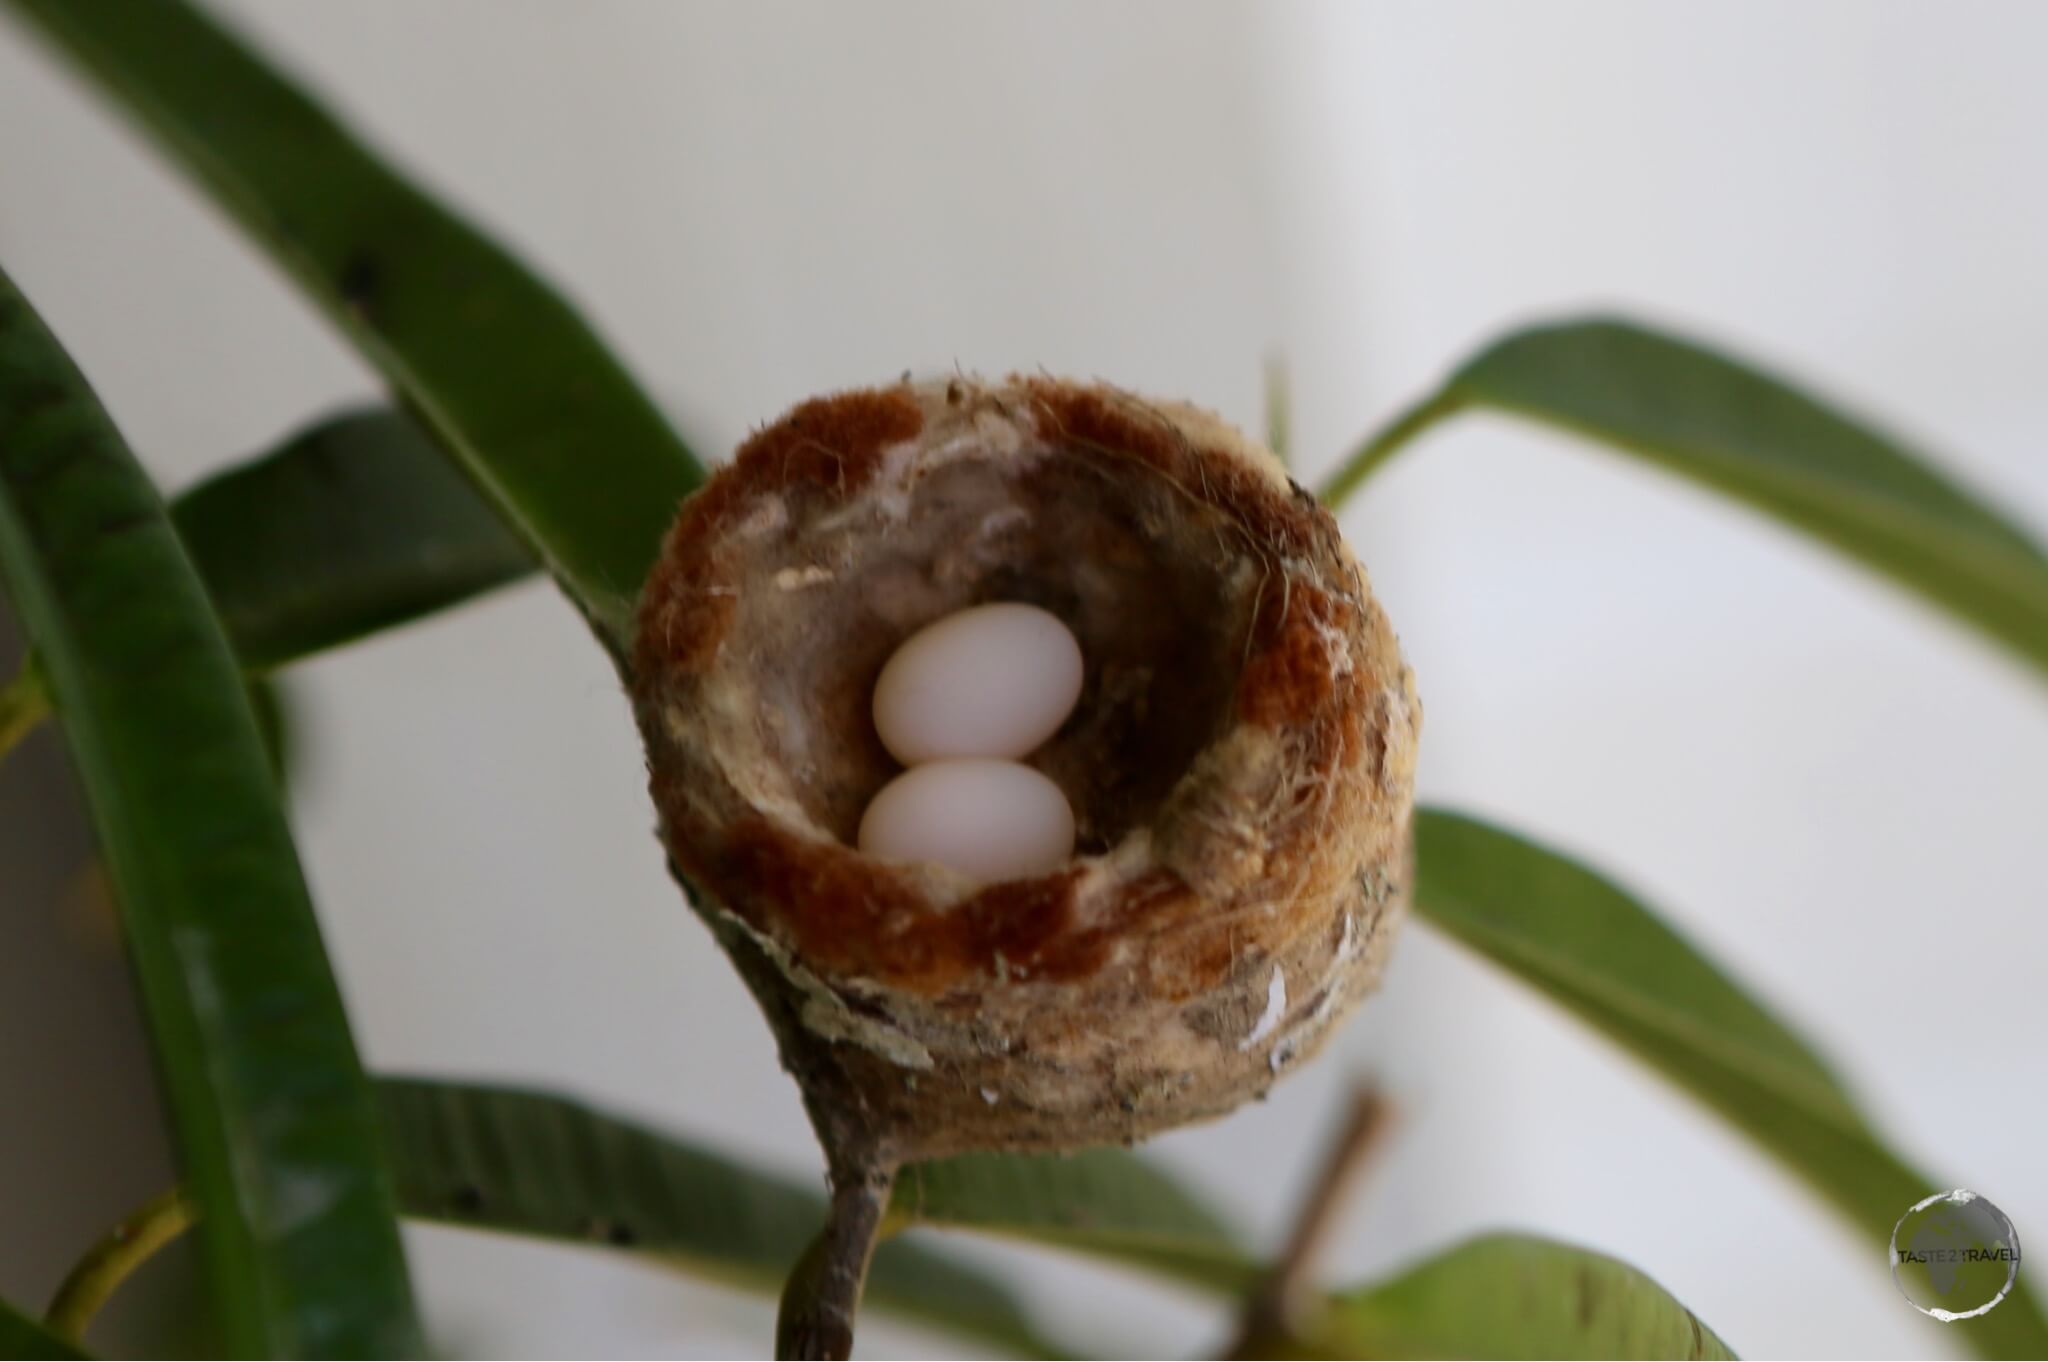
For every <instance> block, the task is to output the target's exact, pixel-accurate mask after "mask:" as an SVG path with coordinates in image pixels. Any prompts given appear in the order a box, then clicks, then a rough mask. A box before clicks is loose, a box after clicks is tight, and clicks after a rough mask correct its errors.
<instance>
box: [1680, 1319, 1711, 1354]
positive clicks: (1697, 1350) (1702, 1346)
mask: <svg viewBox="0 0 2048 1362" xmlns="http://www.w3.org/2000/svg"><path fill="white" fill-rule="evenodd" d="M1685 1322H1686V1323H1687V1324H1690V1325H1691V1326H1692V1356H1694V1357H1705V1356H1706V1355H1707V1344H1706V1340H1704V1339H1702V1338H1701V1337H1700V1317H1699V1316H1698V1315H1695V1314H1694V1313H1692V1311H1690V1310H1688V1311H1686V1312H1685Z"/></svg>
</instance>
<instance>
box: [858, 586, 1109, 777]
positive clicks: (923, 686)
mask: <svg viewBox="0 0 2048 1362" xmlns="http://www.w3.org/2000/svg"><path fill="white" fill-rule="evenodd" d="M1080 698H1081V645H1080V644H1078V643H1076V642H1075V641H1074V635H1073V634H1072V632H1071V631H1069V630H1068V628H1067V626H1066V625H1064V624H1062V623H1060V621H1059V619H1058V618H1057V617H1056V616H1054V615H1051V614H1049V613H1047V612H1046V611H1044V610H1040V609H1039V608H1038V607H1037V606H1035V605H1018V604H1014V603H1005V604H998V605H980V606H975V607H974V608H973V609H971V610H962V611H960V612H958V613H957V614H952V615H948V616H946V617H945V618H944V619H942V620H938V621H936V622H934V623H932V624H928V625H926V626H925V627H924V628H922V629H920V630H918V631H917V632H916V633H914V634H912V635H911V636H910V637H909V638H907V639H905V640H904V641H903V645H902V646H901V647H899V648H898V649H897V650H896V652H895V654H894V655H893V656H891V657H890V659H889V661H888V663H887V664H886V665H884V666H883V668H882V675H881V677H880V679H879V680H877V681H876V682H875V704H874V713H875V731H876V732H877V733H879V734H880V735H881V737H882V745H883V746H884V747H886V748H888V749H889V751H890V753H891V755H893V756H894V757H895V758H896V760H898V761H900V762H902V763H903V764H904V765H905V766H915V765H916V764H917V763H919V762H921V761H939V760H945V759H950V758H955V757H1021V756H1023V755H1025V754H1026V753H1028V752H1030V751H1031V750H1032V749H1033V748H1035V747H1037V746H1038V745H1039V744H1040V743H1042V742H1044V741H1045V740H1046V739H1047V738H1050V737H1051V736H1052V735H1053V734H1054V733H1055V732H1057V731H1058V730H1059V726H1060V725H1061V724H1063V723H1065V722H1066V721H1067V716H1068V715H1069V714H1071V713H1073V712H1074V704H1075V702H1076V701H1078V700H1079V699H1080Z"/></svg>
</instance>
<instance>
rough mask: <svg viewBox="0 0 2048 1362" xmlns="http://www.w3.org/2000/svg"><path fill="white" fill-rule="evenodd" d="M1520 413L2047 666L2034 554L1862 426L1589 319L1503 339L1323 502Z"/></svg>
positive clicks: (1674, 341)
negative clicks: (1477, 423)
mask: <svg viewBox="0 0 2048 1362" xmlns="http://www.w3.org/2000/svg"><path fill="white" fill-rule="evenodd" d="M1468 409H1488V410H1493V411H1500V412H1506V413H1510V414H1513V415H1516V416H1523V417H1527V418H1529V419H1531V420H1534V421H1540V422H1543V423H1544V424H1546V425H1551V426H1555V427H1558V428H1559V429H1563V430H1568V431H1572V432H1574V433H1576V434H1579V435H1583V436H1585V437H1587V438H1588V439H1592V440H1597V441H1600V442H1601V443H1603V444H1607V445H1610V446H1612V447H1614V448H1616V449H1619V450H1622V451H1624V452H1626V453H1630V454H1634V455H1637V456H1638V457H1640V458H1642V459H1644V460H1646V461H1647V462H1649V463H1651V464H1653V465H1655V466H1657V467H1660V468H1663V469H1665V470H1667V471H1669V472H1672V473H1676V474H1678V475H1680V476H1682V477H1686V478H1690V479H1692V480H1693V481H1695V482H1698V483H1701V484H1702V485H1704V486H1707V487H1710V488H1712V489H1714V490H1715V491H1718V492H1722V493H1725V494H1727V495H1728V496H1731V497H1734V498H1735V499H1736V500H1738V501H1742V502H1746V503H1748V504H1749V505H1751V506H1753V507H1755V508H1756V509H1758V510H1760V511H1762V512H1764V513H1765V514H1766V515H1770V516H1773V517H1775V518H1776V519H1778V520H1780V521H1783V522H1784V523H1786V524H1788V525H1791V526H1792V527H1793V528H1795V529H1799V530H1803V531H1805V532H1806V533H1807V534H1810V535H1812V536H1814V537H1815V538H1816V539H1818V540H1820V541H1821V542H1823V543H1825V544H1829V545H1831V546H1833V547H1834V548H1835V549H1837V550H1839V551H1840V552H1842V553H1844V554H1846V555H1848V556H1849V557H1851V558H1853V559H1856V560H1857V561H1859V562H1861V563H1862V564H1864V566H1866V567H1869V568H1871V569H1873V570H1874V571H1876V572H1878V573H1881V574H1883V575H1884V576H1887V577H1889V578H1891V579H1892V580H1893V581H1894V582H1896V583H1898V584H1899V585H1900V586H1903V587H1905V588H1906V589H1907V590H1909V591H1912V592H1915V593H1917V594H1919V595H1920V596H1922V597H1924V598H1926V599H1927V600H1928V601H1931V602H1932V603H1933V604H1935V605H1937V606H1939V607H1942V608H1943V609H1946V610H1947V611H1949V612H1950V613H1952V614H1954V615H1955V616H1956V617H1958V618H1959V619H1962V620H1964V621H1965V622H1967V623H1969V624H1971V625H1973V626H1975V627H1976V628H1977V629H1978V630H1980V631H1981V632H1983V633H1984V634H1986V635H1987V636H1989V637H1990V638H1992V639H1993V640H1994V641H1996V642H1998V643H2001V644H2003V645H2005V646H2006V647H2007V648H2009V649H2011V650H2012V651H2013V652H2014V653H2016V654H2017V655H2018V656H2020V657H2021V658H2023V659H2025V660H2026V661H2028V662H2030V663H2032V664H2033V665H2034V666H2035V667H2036V668H2038V669H2041V670H2043V671H2048V554H2044V553H2043V551H2042V549H2041V547H2040V545H2039V544H2038V543H2037V542H2036V541H2035V539H2034V538H2033V537H2032V536H2031V535H2029V534H2028V533H2027V532H2026V531H2025V530H2023V529H2022V528H2020V527H2019V526H2017V525H2015V524H2014V523H2013V522H2012V521H2011V520H2010V519H2008V518H2007V517H2005V516H2004V515H2002V514H2001V513H2000V512H1999V511H1998V510H1997V509H1996V508H1995V507H1993V506H1992V505H1990V504H1989V503H1988V502H1986V501H1985V500H1984V499H1983V498H1982V497H1980V496H1977V495H1976V494H1974V493H1972V492H1970V491H1969V490H1967V489H1966V488H1964V487H1962V486H1960V485H1958V484H1957V483H1956V482H1954V481H1953V480H1951V479H1950V478H1948V477H1945V476H1943V475H1942V474H1941V473H1939V472H1937V471H1936V470H1935V467H1934V465H1933V464H1932V463H1931V462H1930V461H1928V460H1927V459H1926V458H1925V457H1923V456H1922V455H1920V454H1918V453H1916V452H1914V451H1913V450H1911V449H1910V448H1908V447H1907V446H1906V445H1904V444H1903V443H1901V442H1900V441H1898V440H1896V439H1894V438H1892V437H1891V436H1889V435H1887V434H1885V433H1884V432H1882V431H1880V430H1878V429H1876V428H1875V427H1873V426H1871V425H1870V424H1868V423H1866V422H1863V421H1860V420H1857V419H1856V418H1854V417H1852V416H1850V415H1848V414H1846V413H1844V412H1842V411H1840V410H1838V409H1836V408H1834V407H1833V406H1830V405H1829V404H1827V403H1825V402H1823V401H1821V400H1819V399H1818V398H1815V397H1813V396H1810V395H1809V394H1807V393H1805V392H1802V391H1801V390H1800V389H1798V388H1796V387H1794V386H1792V385H1791V384H1788V383H1785V382H1783V381H1781V380H1779V379H1777V378H1773V377H1772V376H1770V375H1769V374H1767V373H1764V372H1763V371H1761V370H1759V369H1756V368H1753V367H1750V366H1749V365H1746V364H1743V363H1741V362H1739V361H1737V360H1734V359H1731V358H1729V357H1727V356H1725V355H1721V354H1717V353H1715V352H1714V351H1712V350H1710V349H1708V348H1706V347H1705V346H1702V345H1700V344H1698V343H1696V342H1693V341H1689V340H1683V339H1680V338H1678V337H1676V336H1671V335H1665V334H1662V333H1659V332H1657V331H1653V330H1650V329H1648V328H1647V327H1644V326H1641V325H1638V324H1635V323H1631V322H1623V321H1615V320H1610V319H1605V318H1594V319H1587V320H1575V321H1566V322H1562V323H1558V324H1555V325H1549V326H1539V327H1535V328H1532V329H1529V330H1526V331H1519V332H1516V333H1515V334H1513V335H1510V336H1508V337H1506V338H1505V339H1503V340H1501V341H1499V342H1497V343H1496V344H1494V345H1491V346H1489V347H1487V349H1485V350H1484V351H1482V352H1481V353H1480V354H1478V355H1476V356H1474V357H1473V358H1472V359H1471V360H1469V361H1467V362H1466V363H1465V364H1464V365H1462V366H1460V367H1459V368H1458V370H1457V371H1456V372H1455V373H1453V374H1452V375H1451V377H1450V378H1449V379H1448V380H1447V381H1446V382H1445V383H1444V385H1443V387H1442V388H1440V389H1439V390H1438V391H1437V392H1435V393H1433V394H1431V395H1430V396H1429V397H1428V398H1426V399H1425V400H1424V401H1422V402H1421V403H1419V404H1417V405H1416V406H1415V407H1413V408H1411V409H1410V410H1409V411H1408V412H1407V413H1406V414H1405V415H1404V416H1403V417H1401V418H1400V419H1399V420H1397V421H1396V422H1395V423H1393V424H1392V425H1391V426H1389V427H1388V429H1387V430H1386V431H1385V432H1384V433H1382V434H1380V435H1378V436H1375V437H1374V438H1373V439H1371V440H1369V441H1368V442H1367V443H1366V444H1365V446H1364V447H1363V448H1361V449H1360V450H1359V451H1358V452H1357V453H1356V454H1355V455H1353V456H1352V457H1351V459H1349V460H1348V461H1347V462H1346V463H1345V464H1344V466H1343V467H1341V468H1340V469H1339V470H1338V472H1337V474H1336V476H1335V477H1334V478H1333V479H1332V480H1331V481H1330V483H1329V484H1328V486H1327V488H1326V490H1325V492H1324V495H1325V497H1326V498H1327V499H1329V500H1331V501H1332V502H1336V501H1338V500H1341V499H1342V498H1343V497H1344V496H1345V495H1346V494H1348V493H1349V492H1350V490H1351V489H1352V488H1354V487H1356V486H1357V485H1358V484H1359V483H1360V482H1362V481H1363V480H1364V479H1365V477H1366V476H1367V475H1368V474H1370V473H1371V472H1372V471H1373V470H1374V469H1375V468H1377V467H1378V466H1379V465H1380V464H1381V463H1383V462H1385V461H1386V460H1387V459H1389V458H1391V457H1392V456H1393V455H1394V454H1395V453H1397V452H1398V451H1399V450H1400V449H1401V448H1402V447H1403V446H1405V445H1406V444H1408V443H1409V442H1410V441H1411V440H1413V439H1414V438H1415V437H1416V436H1417V435H1419V434H1420V433H1421V432H1422V431H1424V430H1426V429H1428V428H1429V427H1430V426H1432V425H1434V424H1436V423H1437V422H1439V421H1441V420H1443V419H1445V418H1446V417H1449V416H1451V415H1453V414H1455V413H1457V412H1459V411H1463V410H1468Z"/></svg>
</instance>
